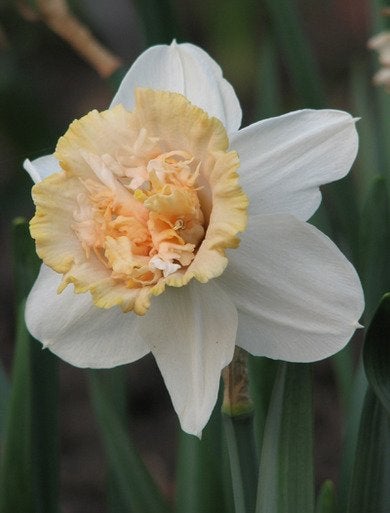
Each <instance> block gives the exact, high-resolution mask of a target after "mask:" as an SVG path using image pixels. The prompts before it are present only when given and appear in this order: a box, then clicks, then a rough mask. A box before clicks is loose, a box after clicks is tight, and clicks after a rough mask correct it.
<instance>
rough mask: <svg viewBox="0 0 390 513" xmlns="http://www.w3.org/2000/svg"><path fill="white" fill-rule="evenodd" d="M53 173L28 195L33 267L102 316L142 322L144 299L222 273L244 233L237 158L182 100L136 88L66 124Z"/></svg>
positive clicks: (213, 123) (212, 121)
mask: <svg viewBox="0 0 390 513" xmlns="http://www.w3.org/2000/svg"><path fill="white" fill-rule="evenodd" d="M56 156H57V158H58V160H59V162H60V165H61V167H62V169H63V171H62V172H60V173H57V174H53V175H51V176H50V177H49V178H47V179H45V180H43V181H42V182H40V183H38V184H37V185H36V186H35V187H34V188H33V198H34V202H35V204H36V207H37V209H36V215H35V217H34V218H33V219H32V221H31V233H32V236H33V237H34V238H35V240H36V245H37V251H38V254H39V256H40V257H41V258H42V259H43V261H44V262H45V263H46V264H47V265H49V266H50V267H52V268H53V269H54V270H55V271H57V272H58V273H61V274H63V281H62V284H61V286H60V289H59V292H61V291H62V290H63V288H64V287H66V285H67V284H69V283H73V284H74V287H75V291H76V292H78V293H81V292H87V291H89V292H90V293H91V294H92V297H93V300H94V302H95V304H96V305H97V306H99V307H102V308H110V307H112V306H114V305H120V306H121V307H122V309H123V310H124V311H130V310H134V312H135V313H137V314H141V315H142V314H144V313H145V312H146V311H147V309H148V308H149V306H150V298H151V296H152V295H158V294H161V293H162V292H163V291H164V288H165V286H166V285H170V286H176V287H179V286H183V285H185V284H186V283H188V282H189V281H190V280H191V279H192V278H196V279H198V280H199V281H201V282H206V281H208V280H209V279H211V278H214V277H216V276H218V275H220V274H221V273H222V272H223V270H224V268H225V267H226V263H227V259H226V256H225V251H224V250H225V249H226V248H228V247H236V246H237V244H238V239H237V233H238V232H239V231H242V230H243V229H244V228H245V225H246V217H247V215H246V208H247V199H246V196H245V195H244V193H243V192H242V190H241V188H240V187H239V185H238V177H237V173H236V170H237V168H238V166H239V161H238V157H237V154H236V153H235V152H232V151H228V139H227V136H226V133H225V130H224V128H223V126H222V124H221V123H220V122H219V121H218V120H217V119H216V118H209V117H208V116H207V114H206V113H205V112H204V111H202V110H201V109H199V108H197V107H195V106H193V105H192V104H190V102H188V100H186V99H185V98H184V97H183V96H182V95H179V94H177V93H168V92H161V91H154V90H148V89H138V90H137V91H136V107H135V110H134V111H133V112H128V111H126V110H125V109H124V108H123V107H122V106H121V105H119V106H117V107H115V108H114V109H111V110H108V111H104V112H102V113H98V112H97V111H93V112H91V113H89V114H88V115H87V116H85V117H84V118H81V119H80V120H78V121H74V122H73V123H72V124H71V125H70V127H69V130H68V131H67V133H66V134H65V135H64V136H63V137H62V138H61V139H60V140H59V142H58V145H57V149H56Z"/></svg>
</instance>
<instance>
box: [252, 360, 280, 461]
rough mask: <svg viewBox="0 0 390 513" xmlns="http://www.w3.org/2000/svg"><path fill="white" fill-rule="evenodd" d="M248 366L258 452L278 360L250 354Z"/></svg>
mask: <svg viewBox="0 0 390 513" xmlns="http://www.w3.org/2000/svg"><path fill="white" fill-rule="evenodd" d="M248 368H249V386H250V393H251V397H252V400H253V405H254V407H255V439H256V445H257V452H258V453H260V452H261V446H262V441H263V434H264V427H265V422H266V418H267V412H268V407H269V402H270V399H271V394H272V389H273V386H274V382H275V376H276V372H277V370H278V362H277V361H275V360H271V359H269V358H265V357H260V356H251V355H250V356H249V359H248Z"/></svg>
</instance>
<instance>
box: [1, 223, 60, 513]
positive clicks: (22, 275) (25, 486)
mask: <svg viewBox="0 0 390 513" xmlns="http://www.w3.org/2000/svg"><path fill="white" fill-rule="evenodd" d="M13 235H14V272H15V285H16V287H15V288H16V298H17V326H16V350H15V356H14V363H13V370H12V389H11V395H10V401H9V408H8V411H7V420H6V428H5V435H4V451H3V454H2V461H1V472H0V474H1V475H0V489H1V492H0V511H1V513H14V512H19V511H20V512H23V513H28V512H30V511H31V512H34V513H56V512H57V510H58V420H57V411H58V410H57V399H58V397H57V396H58V388H57V387H58V377H57V361H56V357H55V356H53V355H52V354H51V353H49V352H48V351H42V349H41V346H40V345H39V344H38V342H37V341H35V340H33V339H32V337H31V336H30V335H29V333H28V332H27V329H26V325H25V322H24V306H25V299H26V297H27V295H28V292H29V290H30V288H31V286H32V284H33V283H34V280H35V277H36V274H37V272H38V267H39V260H38V258H37V256H36V254H35V248H34V243H33V241H32V239H31V237H30V234H29V230H28V224H27V222H26V221H25V220H23V219H16V220H15V222H14V226H13Z"/></svg>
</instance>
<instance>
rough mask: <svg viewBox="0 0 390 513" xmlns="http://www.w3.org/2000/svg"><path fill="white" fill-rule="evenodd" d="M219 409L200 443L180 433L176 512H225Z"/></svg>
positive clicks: (194, 438)
mask: <svg viewBox="0 0 390 513" xmlns="http://www.w3.org/2000/svg"><path fill="white" fill-rule="evenodd" d="M219 409H220V405H219V404H217V405H216V407H215V408H214V411H213V414H212V416H211V419H210V420H209V422H208V424H207V426H206V427H205V429H204V430H203V433H202V439H201V440H199V439H198V438H197V437H195V436H192V435H188V434H187V433H184V431H180V434H179V448H178V459H177V471H176V474H177V479H176V511H177V513H199V512H200V511H201V512H202V513H226V510H227V505H226V503H225V490H224V482H223V464H222V450H223V447H222V442H223V439H222V436H221V427H222V426H221V415H220V411H219Z"/></svg>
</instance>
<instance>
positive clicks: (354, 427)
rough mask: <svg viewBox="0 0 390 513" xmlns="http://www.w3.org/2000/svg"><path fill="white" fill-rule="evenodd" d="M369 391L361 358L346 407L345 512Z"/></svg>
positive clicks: (342, 500) (342, 512) (342, 509)
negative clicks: (365, 402)
mask: <svg viewBox="0 0 390 513" xmlns="http://www.w3.org/2000/svg"><path fill="white" fill-rule="evenodd" d="M366 391H367V379H366V376H365V374H364V369H363V362H362V360H361V359H360V361H359V364H358V367H357V369H356V371H355V374H354V378H353V381H352V387H351V393H350V396H349V398H348V403H347V408H346V415H345V418H346V426H345V430H344V431H345V432H344V434H343V445H342V454H341V465H340V478H339V486H338V492H339V493H338V511H339V512H340V513H345V511H346V509H347V504H348V493H349V487H350V483H351V477H352V467H353V462H354V460H355V451H356V445H357V438H358V433H359V424H360V417H361V413H362V409H363V402H364V397H365V395H366Z"/></svg>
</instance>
